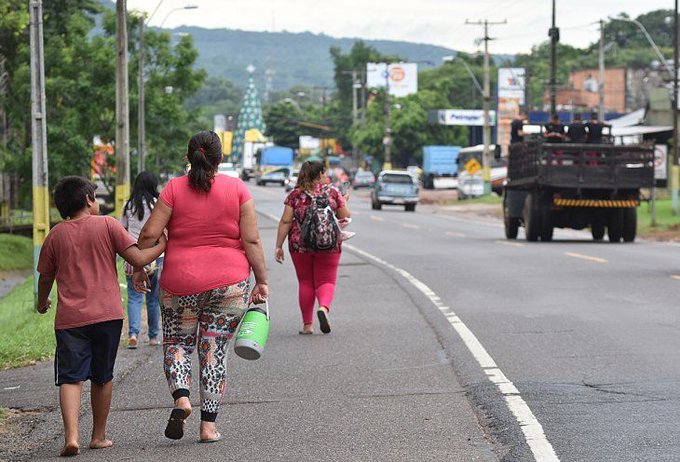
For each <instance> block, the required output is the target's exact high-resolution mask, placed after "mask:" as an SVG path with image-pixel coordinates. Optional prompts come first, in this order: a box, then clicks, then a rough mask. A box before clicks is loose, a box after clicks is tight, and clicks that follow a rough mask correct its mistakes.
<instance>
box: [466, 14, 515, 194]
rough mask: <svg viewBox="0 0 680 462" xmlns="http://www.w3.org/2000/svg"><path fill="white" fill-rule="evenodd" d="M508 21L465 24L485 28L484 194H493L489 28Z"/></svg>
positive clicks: (469, 22)
mask: <svg viewBox="0 0 680 462" xmlns="http://www.w3.org/2000/svg"><path fill="white" fill-rule="evenodd" d="M507 23H508V21H507V19H504V20H503V21H497V22H491V21H489V20H488V19H485V20H484V21H475V22H472V21H469V20H466V21H465V24H468V25H475V26H481V25H483V26H484V38H483V39H482V40H484V91H483V92H482V95H483V101H484V102H483V106H482V108H483V110H484V132H483V138H484V151H483V152H482V172H483V178H484V194H485V195H489V194H491V124H490V121H489V112H490V106H491V83H490V78H489V40H492V39H491V37H489V26H495V25H501V24H507Z"/></svg>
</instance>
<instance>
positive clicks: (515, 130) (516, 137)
mask: <svg viewBox="0 0 680 462" xmlns="http://www.w3.org/2000/svg"><path fill="white" fill-rule="evenodd" d="M524 119H525V115H524V113H522V112H520V113H518V114H517V116H515V118H514V119H513V120H512V123H511V124H510V144H515V143H522V142H524Z"/></svg>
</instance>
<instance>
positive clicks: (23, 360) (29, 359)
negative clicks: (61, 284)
mask: <svg viewBox="0 0 680 462" xmlns="http://www.w3.org/2000/svg"><path fill="white" fill-rule="evenodd" d="M118 280H119V282H121V283H125V273H124V272H123V264H122V261H120V262H119V263H118ZM121 296H122V298H123V306H127V291H126V290H125V289H123V288H121ZM51 298H52V308H51V309H50V310H49V311H48V312H47V313H46V314H39V313H38V312H36V311H35V308H34V307H33V277H29V278H27V279H26V280H25V281H24V282H23V283H21V284H19V285H18V286H16V287H15V288H14V290H12V291H11V292H10V293H9V294H8V295H7V296H6V297H4V298H2V299H0V369H6V368H10V367H20V366H25V365H28V364H31V363H33V362H35V361H39V360H43V359H50V358H52V357H53V356H54V348H55V346H56V343H55V339H54V313H55V310H56V305H57V293H56V285H55V287H54V288H53V289H52V295H51Z"/></svg>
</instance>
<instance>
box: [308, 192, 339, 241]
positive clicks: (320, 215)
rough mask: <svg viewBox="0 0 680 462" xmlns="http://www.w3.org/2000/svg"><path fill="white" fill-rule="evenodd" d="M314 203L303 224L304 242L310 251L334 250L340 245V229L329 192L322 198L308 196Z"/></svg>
mask: <svg viewBox="0 0 680 462" xmlns="http://www.w3.org/2000/svg"><path fill="white" fill-rule="evenodd" d="M307 195H308V196H309V197H310V199H311V201H312V203H311V204H310V205H309V206H308V207H307V210H306V211H305V216H304V218H303V220H302V223H301V226H300V227H301V230H302V240H303V242H304V243H305V247H307V249H309V250H333V249H335V247H336V246H337V245H338V237H339V235H340V228H339V226H338V222H337V221H336V219H335V213H334V212H333V209H332V208H331V202H330V199H329V198H328V191H327V190H326V191H324V193H323V194H322V195H321V196H314V195H312V194H307Z"/></svg>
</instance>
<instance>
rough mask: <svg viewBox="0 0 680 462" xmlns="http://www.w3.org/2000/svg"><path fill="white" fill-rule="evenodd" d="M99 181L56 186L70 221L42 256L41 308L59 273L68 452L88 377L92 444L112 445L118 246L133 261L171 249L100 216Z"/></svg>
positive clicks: (72, 179) (57, 363) (59, 379)
mask: <svg viewBox="0 0 680 462" xmlns="http://www.w3.org/2000/svg"><path fill="white" fill-rule="evenodd" d="M95 189H96V186H95V185H94V184H92V183H91V182H90V181H88V180H86V179H85V178H81V177H78V176H68V177H66V178H63V179H62V180H60V181H59V182H58V183H57V185H56V186H55V187H54V202H55V204H56V206H57V209H58V210H59V214H60V215H61V216H62V218H63V219H64V221H62V222H61V223H59V224H58V225H56V226H55V227H54V228H52V230H51V231H50V232H49V234H48V235H47V238H46V239H45V242H44V244H43V246H42V249H41V251H40V259H39V260H38V268H37V269H38V272H39V273H40V279H39V282H38V300H37V310H38V312H39V313H41V314H44V313H46V312H47V310H49V308H50V306H51V305H52V301H51V300H50V298H49V295H50V291H51V290H52V284H53V283H54V281H55V280H56V281H57V295H58V304H57V313H56V315H55V322H54V329H55V336H56V340H57V349H56V354H55V356H54V383H55V385H57V386H58V387H59V405H60V407H61V416H62V419H63V421H64V440H65V441H64V448H63V449H62V451H61V455H62V456H75V455H78V454H79V453H80V444H79V441H78V439H79V435H78V418H79V416H80V401H81V394H82V392H83V382H85V381H86V380H90V383H91V388H90V395H91V403H92V438H91V439H90V448H91V449H102V448H108V447H111V446H113V442H112V441H111V440H109V439H108V438H107V437H106V422H107V420H108V416H109V410H110V409H111V396H112V393H113V385H112V383H113V382H112V380H113V368H114V364H115V362H116V355H117V353H118V343H119V342H120V331H121V329H122V327H123V318H124V317H125V313H124V311H123V303H122V301H121V298H120V287H118V270H117V269H116V254H118V255H120V256H121V257H123V258H124V259H125V260H126V261H127V262H130V263H131V264H133V265H140V266H143V265H146V264H148V263H150V262H152V261H154V260H155V259H156V258H158V256H159V255H160V254H161V253H162V252H163V250H164V249H165V237H164V236H163V237H161V236H159V241H160V242H159V244H157V245H156V241H154V242H151V243H150V244H149V245H148V246H147V249H145V250H141V251H140V250H139V249H138V248H137V246H136V245H135V239H134V238H133V237H132V236H130V234H128V233H127V232H126V231H125V228H123V226H122V225H121V224H120V223H119V222H118V220H116V219H115V218H113V217H108V216H99V203H98V202H97V200H96V198H95Z"/></svg>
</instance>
